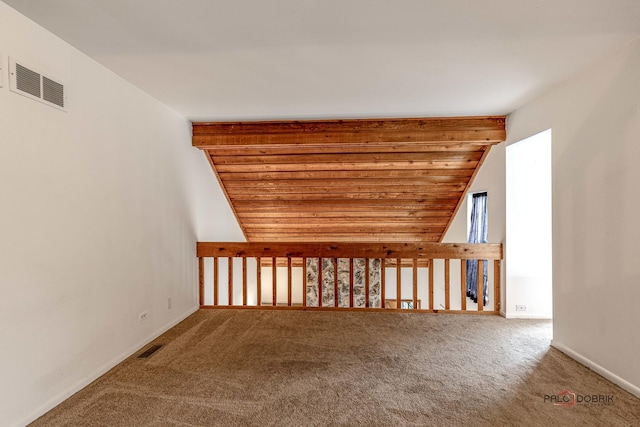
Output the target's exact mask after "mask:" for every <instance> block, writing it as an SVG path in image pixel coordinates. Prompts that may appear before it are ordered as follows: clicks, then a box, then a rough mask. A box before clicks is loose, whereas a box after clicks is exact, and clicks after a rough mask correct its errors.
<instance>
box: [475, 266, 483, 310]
mask: <svg viewBox="0 0 640 427" xmlns="http://www.w3.org/2000/svg"><path fill="white" fill-rule="evenodd" d="M483 285H484V262H482V260H481V259H479V260H478V290H477V291H476V296H477V297H478V311H482V310H484V289H483V288H484V286H483Z"/></svg>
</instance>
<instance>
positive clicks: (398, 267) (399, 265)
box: [396, 258, 402, 310]
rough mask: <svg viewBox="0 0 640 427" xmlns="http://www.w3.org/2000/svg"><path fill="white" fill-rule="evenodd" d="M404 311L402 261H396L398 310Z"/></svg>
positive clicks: (398, 259)
mask: <svg viewBox="0 0 640 427" xmlns="http://www.w3.org/2000/svg"><path fill="white" fill-rule="evenodd" d="M401 309H402V260H401V259H400V258H397V259H396V310H401Z"/></svg>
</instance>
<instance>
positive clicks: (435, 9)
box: [4, 0, 640, 120]
mask: <svg viewBox="0 0 640 427" xmlns="http://www.w3.org/2000/svg"><path fill="white" fill-rule="evenodd" d="M4 2H5V3H7V4H9V5H10V6H12V7H14V8H15V9H17V10H18V11H20V12H22V13H23V14H25V15H26V16H28V17H30V18H31V19H33V20H34V21H36V22H37V23H39V24H41V25H42V26H44V27H45V28H47V29H49V30H50V31H52V32H53V33H55V34H57V35H58V36H60V37H61V38H63V39H65V40H66V41H68V42H69V43H71V44H72V45H74V46H76V47H77V48H78V49H80V50H82V51H83V52H85V53H86V54H88V55H89V56H91V57H93V58H95V59H96V60H98V61H99V62H101V63H102V64H104V65H105V66H106V67H108V68H110V69H111V70H113V71H115V72H116V73H118V74H119V75H121V76H122V77H124V78H125V79H127V80H129V81H130V82H132V83H133V84H135V85H137V86H138V87H140V88H141V89H143V90H144V91H146V92H148V93H149V94H151V95H152V96H154V97H155V98H157V99H159V100H160V101H162V102H163V103H165V104H167V105H168V106H170V107H171V108H173V109H174V110H176V111H178V112H180V113H182V114H183V115H185V116H187V117H188V118H190V119H194V120H203V119H208V120H235V119H239V120H249V119H291V118H321V117H322V118H327V117H333V118H339V117H393V116H405V117H408V116H456V115H490V114H507V113H509V112H511V111H513V110H514V109H516V108H517V107H519V106H520V105H522V104H523V103H525V102H526V101H528V100H530V99H531V98H533V97H534V96H536V95H538V94H540V93H541V92H542V91H544V90H545V89H547V88H549V87H550V86H551V85H553V84H554V83H557V82H559V81H560V80H562V79H564V78H566V77H568V76H569V75H571V74H572V73H575V72H577V71H579V70H580V69H581V68H582V67H584V66H586V65H587V64H588V63H589V62H591V61H593V60H595V59H596V58H598V57H600V56H602V55H604V54H605V53H606V52H608V51H611V50H612V49H614V48H616V47H617V46H619V45H621V44H623V43H625V42H627V41H629V40H630V39H633V38H635V37H638V36H639V35H640V1H639V0H527V1H525V0H4Z"/></svg>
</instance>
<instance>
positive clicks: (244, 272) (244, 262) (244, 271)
mask: <svg viewBox="0 0 640 427" xmlns="http://www.w3.org/2000/svg"><path fill="white" fill-rule="evenodd" d="M242 305H243V306H245V307H246V306H247V258H246V257H242Z"/></svg>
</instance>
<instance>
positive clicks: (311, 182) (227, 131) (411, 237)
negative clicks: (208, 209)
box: [193, 116, 505, 242]
mask: <svg viewBox="0 0 640 427" xmlns="http://www.w3.org/2000/svg"><path fill="white" fill-rule="evenodd" d="M504 139H505V118H504V117H502V116H500V117H495V116H493V117H458V118H417V119H371V120H323V121H289V122H216V123H193V145H194V146H195V147H198V148H200V149H202V150H203V151H204V152H205V154H206V156H207V158H208V160H209V161H210V163H211V166H212V168H213V170H214V172H215V174H216V176H217V177H218V179H219V181H220V183H221V185H222V187H223V189H224V191H225V192H226V195H227V198H228V200H229V203H230V205H231V206H232V208H233V210H234V212H235V214H236V217H237V218H238V222H239V223H240V226H241V227H242V230H243V232H244V234H245V236H246V238H247V240H248V241H254V242H255V241H272V242H277V241H289V242H439V241H441V240H442V238H443V237H444V234H445V233H446V230H447V228H448V227H449V224H450V223H451V220H452V219H453V217H454V215H455V213H456V212H457V210H458V208H459V206H460V204H461V201H462V199H463V195H464V194H465V192H466V190H467V188H468V187H469V186H470V184H471V182H472V181H473V178H474V176H475V174H476V172H477V171H478V169H479V168H480V166H481V165H482V162H483V161H484V159H485V158H486V156H487V154H488V152H489V150H490V148H491V146H492V145H494V144H497V143H499V142H501V141H503V140H504Z"/></svg>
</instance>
